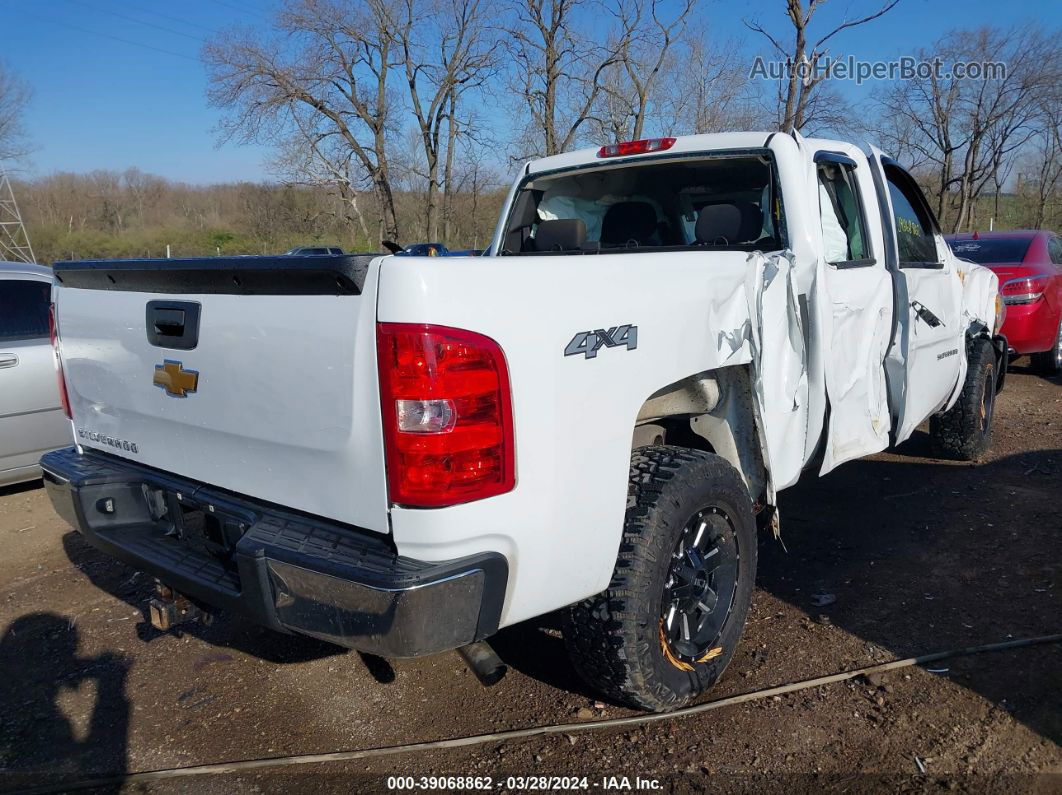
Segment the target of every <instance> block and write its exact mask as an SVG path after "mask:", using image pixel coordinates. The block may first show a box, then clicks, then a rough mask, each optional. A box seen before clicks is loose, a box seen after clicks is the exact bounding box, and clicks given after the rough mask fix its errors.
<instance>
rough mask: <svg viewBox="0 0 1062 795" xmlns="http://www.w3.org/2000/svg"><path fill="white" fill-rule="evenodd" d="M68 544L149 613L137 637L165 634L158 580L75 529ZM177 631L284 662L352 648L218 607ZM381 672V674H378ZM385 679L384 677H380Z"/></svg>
mask: <svg viewBox="0 0 1062 795" xmlns="http://www.w3.org/2000/svg"><path fill="white" fill-rule="evenodd" d="M63 550H64V551H65V552H66V556H67V557H68V558H69V559H70V562H71V563H72V564H73V565H74V566H76V567H77V568H78V569H80V570H81V571H82V572H83V573H84V574H85V576H86V577H88V578H89V580H90V581H91V582H92V584H93V585H95V586H96V587H97V588H99V589H100V590H103V591H106V592H107V593H109V594H111V595H112V596H115V597H117V598H119V599H121V600H122V601H124V602H125V603H127V604H128V605H130V606H131V607H133V608H136V609H137V610H140V611H142V612H143V613H144V615H143V618H142V620H141V622H140V624H138V625H137V628H136V629H137V637H138V638H139V639H140V640H141V641H142V642H144V643H151V642H152V641H153V640H155V639H156V638H158V637H161V636H162V635H163V634H166V633H161V632H159V631H158V630H156V629H155V628H154V627H152V626H151V624H150V623H148V621H147V615H146V606H147V603H148V600H149V599H150V598H151V596H152V595H153V594H154V580H153V579H152V578H151V576H150V575H147V574H144V573H142V572H137V571H135V570H134V569H131V568H129V567H128V566H125V565H124V564H122V563H119V562H118V561H117V560H115V559H114V558H112V557H111V556H110V555H107V554H105V553H103V552H100V551H99V550H98V549H96V548H95V547H93V546H92V545H91V544H89V543H88V542H87V541H85V539H84V537H83V536H82V535H81V534H80V533H78V532H77V531H75V530H71V531H70V532H68V533H66V534H65V535H64V536H63ZM171 632H172V633H173V634H176V635H180V634H189V635H192V636H193V637H196V638H198V639H200V640H202V641H205V642H207V643H210V644H212V645H215V646H221V647H224V648H230V649H236V650H237V651H242V652H244V653H246V654H249V655H251V656H253V657H260V658H262V659H264V660H268V661H269V662H271V663H275V664H278V665H282V664H288V663H300V662H306V661H308V660H317V659H321V658H322V657H331V656H334V655H338V654H346V653H347V650H346V649H343V648H340V647H339V646H335V645H333V644H331V643H326V642H324V641H320V640H315V639H314V638H307V637H304V636H302V635H285V634H282V633H279V632H274V631H272V630H269V629H266V628H264V627H259V626H256V625H254V624H251V623H249V622H247V621H244V620H242V619H240V618H238V617H235V616H229V615H227V614H225V613H218V614H217V616H216V618H215V620H214V621H213V622H212V623H210V624H209V625H204V624H200V623H196V622H190V623H187V624H182V625H180V626H179V627H177V628H175V629H174V630H172V631H171ZM374 676H376V674H374ZM377 680H378V681H379V680H380V677H377Z"/></svg>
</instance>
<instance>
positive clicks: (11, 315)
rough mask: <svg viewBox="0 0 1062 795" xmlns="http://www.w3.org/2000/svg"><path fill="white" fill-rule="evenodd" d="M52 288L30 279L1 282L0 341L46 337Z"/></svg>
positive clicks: (1, 280)
mask: <svg viewBox="0 0 1062 795" xmlns="http://www.w3.org/2000/svg"><path fill="white" fill-rule="evenodd" d="M50 294H51V285H50V284H48V282H39V281H35V280H30V279H0V340H25V339H36V338H38V337H43V338H45V339H47V337H48V302H49V300H50V297H51V295H50Z"/></svg>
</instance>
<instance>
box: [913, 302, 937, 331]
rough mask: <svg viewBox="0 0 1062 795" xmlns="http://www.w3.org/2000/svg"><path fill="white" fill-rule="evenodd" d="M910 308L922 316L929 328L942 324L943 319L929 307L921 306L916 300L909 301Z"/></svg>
mask: <svg viewBox="0 0 1062 795" xmlns="http://www.w3.org/2000/svg"><path fill="white" fill-rule="evenodd" d="M911 309H913V310H914V311H915V314H916V315H918V317H920V318H922V320H924V321H925V322H926V324H927V325H928V326H929V327H930V328H937V326H943V325H944V321H943V320H941V319H940V318H939V317H937V316H936V315H934V314H933V313H932V312H931V311H929V309H927V308H926V307H925V306H923V305H922V304H921V303H919V302H918V301H912V302H911Z"/></svg>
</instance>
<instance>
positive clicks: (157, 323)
mask: <svg viewBox="0 0 1062 795" xmlns="http://www.w3.org/2000/svg"><path fill="white" fill-rule="evenodd" d="M199 310H200V305H199V304H198V303H197V302H195V301H148V304H147V317H146V318H145V323H144V325H145V327H146V329H147V338H148V342H150V343H151V344H152V345H154V346H156V347H159V348H175V349H177V350H182V351H187V350H191V349H192V348H194V347H195V346H196V345H198V344H199Z"/></svg>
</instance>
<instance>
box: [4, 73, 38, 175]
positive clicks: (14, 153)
mask: <svg viewBox="0 0 1062 795" xmlns="http://www.w3.org/2000/svg"><path fill="white" fill-rule="evenodd" d="M30 96H31V91H30V88H29V85H28V84H27V83H26V82H25V81H23V80H22V79H21V78H20V77H19V76H18V75H17V74H16V73H15V72H14V71H13V70H12V69H11V67H10V66H8V65H7V64H6V63H4V62H3V61H0V160H6V159H8V158H14V157H19V156H21V155H24V154H26V152H27V150H28V147H27V142H26V131H25V128H24V127H23V121H24V118H25V113H26V106H27V105H28V104H29V101H30Z"/></svg>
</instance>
